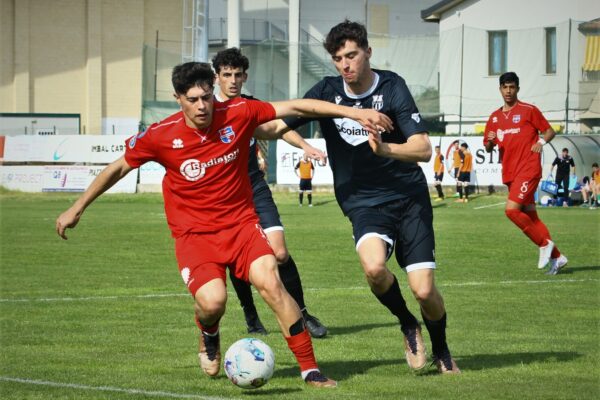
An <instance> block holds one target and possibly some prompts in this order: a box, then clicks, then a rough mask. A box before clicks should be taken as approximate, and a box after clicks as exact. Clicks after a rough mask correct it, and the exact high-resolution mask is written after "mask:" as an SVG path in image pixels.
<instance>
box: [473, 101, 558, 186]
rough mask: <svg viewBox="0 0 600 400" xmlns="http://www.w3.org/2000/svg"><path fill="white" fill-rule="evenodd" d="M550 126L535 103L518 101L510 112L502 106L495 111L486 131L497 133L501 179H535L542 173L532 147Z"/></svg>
mask: <svg viewBox="0 0 600 400" xmlns="http://www.w3.org/2000/svg"><path fill="white" fill-rule="evenodd" d="M548 128H550V124H549V123H548V121H547V120H546V118H544V116H543V115H542V113H541V111H540V110H539V109H538V108H537V107H536V106H534V105H531V104H527V103H523V102H521V101H519V102H517V104H515V106H514V107H513V108H512V109H510V111H502V107H500V108H499V109H498V110H496V111H494V112H493V113H492V115H490V118H489V119H488V122H487V124H486V126H485V133H486V134H487V132H489V131H494V132H496V135H497V137H496V139H495V140H494V143H496V144H497V145H498V148H499V151H500V159H501V160H502V181H503V182H504V183H510V182H512V181H513V180H514V179H515V178H516V177H517V176H519V177H521V178H535V177H541V176H542V163H541V156H540V154H539V153H534V152H533V151H531V146H533V145H534V144H535V142H537V141H538V139H539V132H543V131H545V130H547V129H548ZM487 142H488V139H487V136H485V135H484V137H483V144H484V145H485V144H487Z"/></svg>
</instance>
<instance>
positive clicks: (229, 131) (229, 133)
mask: <svg viewBox="0 0 600 400" xmlns="http://www.w3.org/2000/svg"><path fill="white" fill-rule="evenodd" d="M218 132H219V137H220V138H221V142H223V143H227V144H229V143H231V142H233V139H235V132H234V131H233V128H232V127H231V125H229V126H226V127H225V128H222V129H219V131H218Z"/></svg>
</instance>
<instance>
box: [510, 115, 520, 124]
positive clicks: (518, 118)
mask: <svg viewBox="0 0 600 400" xmlns="http://www.w3.org/2000/svg"><path fill="white" fill-rule="evenodd" d="M512 121H513V124H518V123H519V122H521V114H517V115H513V119H512Z"/></svg>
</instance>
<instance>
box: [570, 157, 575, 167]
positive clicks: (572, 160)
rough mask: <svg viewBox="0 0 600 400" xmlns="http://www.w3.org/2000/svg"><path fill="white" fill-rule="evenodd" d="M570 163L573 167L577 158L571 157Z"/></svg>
mask: <svg viewBox="0 0 600 400" xmlns="http://www.w3.org/2000/svg"><path fill="white" fill-rule="evenodd" d="M569 164H571V167H574V166H575V160H574V159H573V157H571V159H570V160H569Z"/></svg>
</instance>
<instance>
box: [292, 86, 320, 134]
mask: <svg viewBox="0 0 600 400" xmlns="http://www.w3.org/2000/svg"><path fill="white" fill-rule="evenodd" d="M323 87H324V81H320V82H317V84H316V85H315V86H313V87H312V88H310V90H309V91H308V92H306V94H305V95H304V98H305V99H316V100H323V98H322V97H323V96H322V91H323V90H322V89H323ZM316 119H318V118H303V117H286V118H283V122H285V124H286V125H287V126H288V127H290V129H297V128H298V127H300V126H302V125H304V124H307V123H309V122H311V121H314V120H316Z"/></svg>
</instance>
